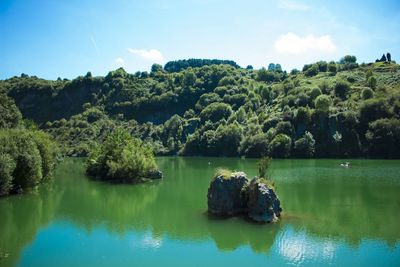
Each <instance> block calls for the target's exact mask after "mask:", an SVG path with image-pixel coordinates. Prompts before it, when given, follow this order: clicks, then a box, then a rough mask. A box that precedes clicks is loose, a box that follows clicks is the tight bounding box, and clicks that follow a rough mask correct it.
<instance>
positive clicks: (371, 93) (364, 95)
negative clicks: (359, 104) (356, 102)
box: [361, 88, 374, 100]
mask: <svg viewBox="0 0 400 267" xmlns="http://www.w3.org/2000/svg"><path fill="white" fill-rule="evenodd" d="M373 97H374V91H372V90H371V89H370V88H364V89H363V90H362V92H361V98H362V99H364V100H367V99H370V98H373Z"/></svg>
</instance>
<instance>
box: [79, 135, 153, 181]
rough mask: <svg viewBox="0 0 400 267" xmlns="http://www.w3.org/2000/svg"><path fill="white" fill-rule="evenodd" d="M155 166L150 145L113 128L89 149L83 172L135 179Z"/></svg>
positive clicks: (102, 176)
mask: <svg viewBox="0 0 400 267" xmlns="http://www.w3.org/2000/svg"><path fill="white" fill-rule="evenodd" d="M156 168H157V165H156V162H155V159H154V155H153V151H152V149H151V147H150V146H148V145H146V144H144V143H143V142H142V141H140V140H139V139H136V138H133V137H131V136H130V134H129V133H128V132H127V131H126V130H123V129H121V128H117V129H116V130H114V131H113V132H112V133H111V134H109V135H108V136H107V137H106V139H105V141H104V142H103V143H102V144H101V145H100V146H98V147H97V148H95V149H94V150H93V151H91V153H90V156H89V158H88V161H87V169H86V172H87V174H88V175H91V176H96V177H99V178H102V179H106V180H118V181H122V180H125V181H139V180H140V179H141V178H148V175H149V174H150V173H151V172H152V171H154V170H156Z"/></svg>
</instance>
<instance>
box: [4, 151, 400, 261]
mask: <svg viewBox="0 0 400 267" xmlns="http://www.w3.org/2000/svg"><path fill="white" fill-rule="evenodd" d="M157 161H158V164H159V167H160V168H161V170H162V171H163V172H164V179H163V180H162V181H156V182H152V183H147V184H139V185H111V184H106V183H102V182H96V181H90V180H88V179H87V178H86V177H85V176H84V160H82V159H66V160H65V161H64V162H62V163H61V164H60V165H59V166H58V168H57V170H56V173H55V180H54V182H52V183H50V184H44V185H42V186H40V187H39V188H38V189H37V190H36V191H34V192H31V193H27V194H25V195H18V196H11V197H6V198H1V199H0V266H37V267H47V266H49V267H50V266H51V267H55V266H57V267H64V266H65V267H67V266H68V267H71V266H74V267H79V266H82V267H83V266H84V267H87V266H96V267H99V266H185V267H186V266H230V267H232V266H242V267H243V266H252V267H255V266H400V161H384V160H382V161H379V160H352V161H351V163H352V167H351V168H348V169H345V168H341V167H340V166H339V163H340V160H274V161H273V163H272V167H271V170H270V174H271V176H272V177H273V179H274V180H275V183H276V186H277V193H278V196H279V198H280V200H281V203H282V207H283V210H284V214H283V217H282V219H281V221H280V222H279V223H276V224H262V225H260V224H254V223H251V222H248V221H246V220H245V219H244V218H230V219H213V218H209V217H208V216H207V213H206V210H207V197H206V196H207V188H208V184H209V181H210V179H211V177H212V175H213V173H214V172H215V169H216V168H217V167H221V166H224V167H228V168H230V169H232V170H243V171H245V172H247V173H248V175H249V176H250V177H251V176H253V175H255V174H256V165H255V164H256V161H255V160H248V159H246V160H241V159H226V158H179V157H167V158H158V159H157Z"/></svg>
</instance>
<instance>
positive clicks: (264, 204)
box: [207, 172, 282, 223]
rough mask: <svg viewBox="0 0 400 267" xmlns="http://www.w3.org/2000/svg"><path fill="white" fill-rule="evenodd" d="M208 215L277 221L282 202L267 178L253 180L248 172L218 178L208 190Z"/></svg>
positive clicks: (218, 176) (256, 220) (257, 220)
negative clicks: (242, 215)
mask: <svg viewBox="0 0 400 267" xmlns="http://www.w3.org/2000/svg"><path fill="white" fill-rule="evenodd" d="M207 198H208V212H209V213H211V214H213V215H217V216H234V215H240V214H245V215H247V216H248V218H249V219H251V220H253V221H255V222H268V223H269V222H276V221H277V220H278V219H279V217H280V215H281V211H282V209H281V207H280V201H279V199H278V197H277V195H276V194H275V191H274V189H273V187H272V186H270V185H269V183H268V182H267V181H266V180H265V179H259V178H257V177H255V178H253V179H252V180H251V181H249V179H248V178H247V176H246V174H245V173H244V172H235V173H232V174H230V175H229V176H227V175H222V174H221V175H217V176H216V177H215V178H214V179H213V180H212V181H211V183H210V187H209V188H208V194H207Z"/></svg>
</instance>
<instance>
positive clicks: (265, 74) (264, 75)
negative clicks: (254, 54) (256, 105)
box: [257, 67, 275, 82]
mask: <svg viewBox="0 0 400 267" xmlns="http://www.w3.org/2000/svg"><path fill="white" fill-rule="evenodd" d="M257 80H258V81H262V82H273V81H274V80H275V74H274V73H273V72H271V71H267V70H266V69H265V68H264V67H263V68H261V69H260V70H259V71H257Z"/></svg>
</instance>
